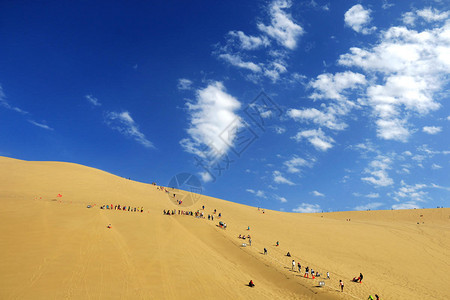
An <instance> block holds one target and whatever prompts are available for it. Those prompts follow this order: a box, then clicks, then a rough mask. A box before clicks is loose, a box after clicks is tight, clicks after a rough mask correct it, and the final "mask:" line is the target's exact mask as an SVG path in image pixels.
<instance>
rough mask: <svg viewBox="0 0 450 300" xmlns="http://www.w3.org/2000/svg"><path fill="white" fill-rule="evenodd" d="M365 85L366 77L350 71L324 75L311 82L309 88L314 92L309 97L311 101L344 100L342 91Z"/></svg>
mask: <svg viewBox="0 0 450 300" xmlns="http://www.w3.org/2000/svg"><path fill="white" fill-rule="evenodd" d="M365 84H366V77H365V76H364V75H362V74H359V73H354V72H351V71H346V72H341V73H336V74H334V75H333V74H330V73H324V74H320V75H319V76H317V79H316V80H312V81H311V82H310V84H309V86H310V87H312V88H314V89H315V90H316V91H315V92H314V93H313V94H312V95H311V96H310V98H311V99H314V100H317V99H333V100H344V99H345V95H343V94H342V92H343V91H345V90H347V89H355V88H357V87H358V86H360V85H365Z"/></svg>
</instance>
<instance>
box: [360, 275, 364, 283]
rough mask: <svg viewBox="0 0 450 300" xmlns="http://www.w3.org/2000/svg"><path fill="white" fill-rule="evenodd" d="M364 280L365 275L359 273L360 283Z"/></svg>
mask: <svg viewBox="0 0 450 300" xmlns="http://www.w3.org/2000/svg"><path fill="white" fill-rule="evenodd" d="M362 280H363V274H362V273H359V283H361V281H362Z"/></svg>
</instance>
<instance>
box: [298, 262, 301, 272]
mask: <svg viewBox="0 0 450 300" xmlns="http://www.w3.org/2000/svg"><path fill="white" fill-rule="evenodd" d="M297 267H298V272H299V273H301V272H302V265H301V264H300V263H298V264H297Z"/></svg>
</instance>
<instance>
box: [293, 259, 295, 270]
mask: <svg viewBox="0 0 450 300" xmlns="http://www.w3.org/2000/svg"><path fill="white" fill-rule="evenodd" d="M294 268H295V260H292V271H294Z"/></svg>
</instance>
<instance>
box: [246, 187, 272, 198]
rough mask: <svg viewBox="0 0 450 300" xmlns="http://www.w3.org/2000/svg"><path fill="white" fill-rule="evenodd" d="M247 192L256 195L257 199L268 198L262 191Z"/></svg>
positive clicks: (248, 190) (251, 190)
mask: <svg viewBox="0 0 450 300" xmlns="http://www.w3.org/2000/svg"><path fill="white" fill-rule="evenodd" d="M246 191H247V192H249V193H250V194H253V195H255V196H256V197H259V198H264V199H266V198H267V196H266V193H264V191H261V190H257V191H255V190H253V189H246Z"/></svg>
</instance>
